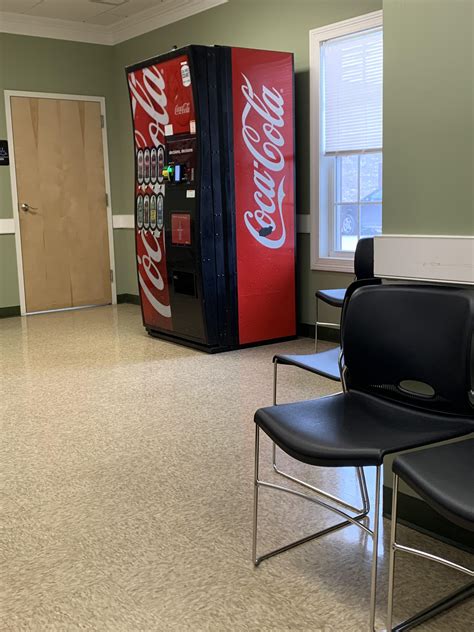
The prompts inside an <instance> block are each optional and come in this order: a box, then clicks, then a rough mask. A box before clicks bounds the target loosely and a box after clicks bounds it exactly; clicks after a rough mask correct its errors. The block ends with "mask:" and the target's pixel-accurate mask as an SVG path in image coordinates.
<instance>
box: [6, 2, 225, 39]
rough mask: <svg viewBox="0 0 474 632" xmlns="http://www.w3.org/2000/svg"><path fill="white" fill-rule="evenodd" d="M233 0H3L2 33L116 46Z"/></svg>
mask: <svg viewBox="0 0 474 632" xmlns="http://www.w3.org/2000/svg"><path fill="white" fill-rule="evenodd" d="M227 1H228V0H0V32H5V33H18V34H22V35H36V36H39V37H53V38H56V39H69V40H76V41H86V42H95V43H99V44H116V43H118V42H121V41H124V40H126V39H129V38H131V37H136V36H137V35H141V34H143V33H146V32H148V31H152V30H154V29H156V28H160V27H161V26H165V25H166V24H171V23H172V22H176V21H177V20H181V19H183V18H185V17H188V16H190V15H193V14H195V13H199V12H201V11H205V10H206V9H210V8H212V7H214V6H217V5H219V4H223V3H225V2H227Z"/></svg>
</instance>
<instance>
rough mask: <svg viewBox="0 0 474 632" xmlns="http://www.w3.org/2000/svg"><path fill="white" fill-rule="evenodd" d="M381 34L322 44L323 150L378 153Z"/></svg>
mask: <svg viewBox="0 0 474 632" xmlns="http://www.w3.org/2000/svg"><path fill="white" fill-rule="evenodd" d="M382 37H383V34H382V30H381V29H377V30H371V31H365V32H361V33H358V34H356V35H350V36H347V37H338V38H335V39H332V40H328V41H327V42H323V44H322V46H321V59H322V72H321V95H322V105H323V117H322V134H323V152H324V153H326V154H334V153H336V152H356V151H367V150H369V151H370V150H381V149H382V85H383V81H382V80H383V67H382V62H383V46H382Z"/></svg>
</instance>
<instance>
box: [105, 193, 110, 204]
mask: <svg viewBox="0 0 474 632" xmlns="http://www.w3.org/2000/svg"><path fill="white" fill-rule="evenodd" d="M108 205H109V194H108V193H106V194H105V206H108Z"/></svg>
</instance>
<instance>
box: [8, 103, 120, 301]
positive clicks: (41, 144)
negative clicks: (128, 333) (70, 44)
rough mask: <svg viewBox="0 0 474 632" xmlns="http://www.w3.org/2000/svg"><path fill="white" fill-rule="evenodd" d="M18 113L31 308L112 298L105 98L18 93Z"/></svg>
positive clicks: (26, 278)
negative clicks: (102, 105)
mask: <svg viewBox="0 0 474 632" xmlns="http://www.w3.org/2000/svg"><path fill="white" fill-rule="evenodd" d="M11 112H12V127H13V145H14V152H15V165H16V182H17V191H18V206H19V209H18V213H19V216H20V233H21V250H22V259H23V276H24V285H25V301H26V311H27V312H36V311H42V310H50V309H60V308H67V307H79V306H83V305H102V304H107V303H111V301H112V293H111V273H110V258H109V235H108V224H107V202H106V189H105V174H104V154H103V146H102V126H101V113H100V104H99V103H98V102H93V101H90V102H89V101H74V100H69V99H49V98H36V97H11ZM25 205H28V206H25ZM28 207H29V208H28Z"/></svg>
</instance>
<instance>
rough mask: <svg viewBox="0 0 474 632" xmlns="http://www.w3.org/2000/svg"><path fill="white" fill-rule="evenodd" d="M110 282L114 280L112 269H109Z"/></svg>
mask: <svg viewBox="0 0 474 632" xmlns="http://www.w3.org/2000/svg"><path fill="white" fill-rule="evenodd" d="M110 282H111V283H113V282H114V271H113V270H111V271H110Z"/></svg>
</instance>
